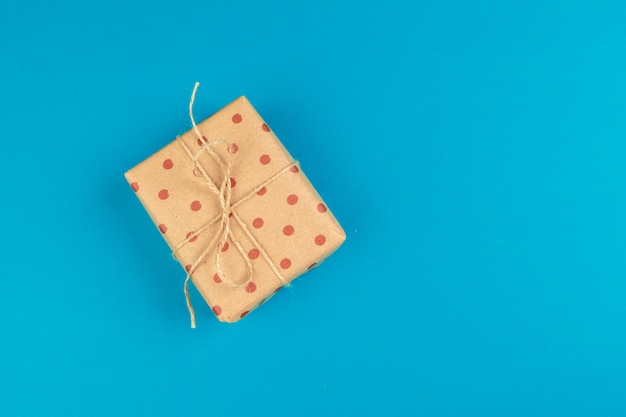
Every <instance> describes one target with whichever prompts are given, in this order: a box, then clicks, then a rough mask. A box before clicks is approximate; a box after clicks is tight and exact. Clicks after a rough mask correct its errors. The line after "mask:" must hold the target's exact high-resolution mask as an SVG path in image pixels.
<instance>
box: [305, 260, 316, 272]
mask: <svg viewBox="0 0 626 417" xmlns="http://www.w3.org/2000/svg"><path fill="white" fill-rule="evenodd" d="M316 266H317V262H315V263H312V264H311V265H309V267H308V268H307V269H308V270H309V271H310V270H311V269H313V268H315V267H316Z"/></svg>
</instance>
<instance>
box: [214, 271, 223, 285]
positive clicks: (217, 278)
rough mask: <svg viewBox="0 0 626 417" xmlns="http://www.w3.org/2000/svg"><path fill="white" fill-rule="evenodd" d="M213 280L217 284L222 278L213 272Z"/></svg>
mask: <svg viewBox="0 0 626 417" xmlns="http://www.w3.org/2000/svg"><path fill="white" fill-rule="evenodd" d="M213 281H215V282H217V283H218V284H219V283H221V282H222V279H221V278H220V276H219V275H218V274H217V272H216V273H215V274H213Z"/></svg>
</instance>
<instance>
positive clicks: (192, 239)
mask: <svg viewBox="0 0 626 417" xmlns="http://www.w3.org/2000/svg"><path fill="white" fill-rule="evenodd" d="M191 236H193V237H192V238H191V239H189V238H190V237H191ZM185 238H186V239H189V243H191V242H195V241H196V240H198V236H194V233H193V232H189V233H187V236H185Z"/></svg>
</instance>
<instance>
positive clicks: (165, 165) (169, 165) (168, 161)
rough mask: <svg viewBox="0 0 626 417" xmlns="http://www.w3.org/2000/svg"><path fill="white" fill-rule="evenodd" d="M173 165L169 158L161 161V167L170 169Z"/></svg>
mask: <svg viewBox="0 0 626 417" xmlns="http://www.w3.org/2000/svg"><path fill="white" fill-rule="evenodd" d="M173 167H174V163H173V162H172V160H171V159H166V160H165V161H163V168H165V169H172V168H173Z"/></svg>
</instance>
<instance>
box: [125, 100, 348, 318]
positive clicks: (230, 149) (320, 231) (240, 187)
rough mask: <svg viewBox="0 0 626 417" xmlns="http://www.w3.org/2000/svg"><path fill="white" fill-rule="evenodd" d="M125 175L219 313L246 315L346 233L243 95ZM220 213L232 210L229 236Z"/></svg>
mask: <svg viewBox="0 0 626 417" xmlns="http://www.w3.org/2000/svg"><path fill="white" fill-rule="evenodd" d="M198 133H199V134H200V136H201V138H199V137H198ZM207 144H210V145H207ZM211 152H213V153H214V156H211V154H210V153H211ZM194 158H197V162H194ZM230 158H232V159H230ZM229 160H232V166H231V167H230V170H229V171H228V170H227V169H225V168H224V165H226V161H229ZM220 161H221V162H223V164H222V165H220ZM225 174H227V175H228V176H229V178H228V179H227V181H228V185H227V186H226V187H222V188H221V189H220V192H221V194H220V193H215V192H214V191H212V190H211V189H210V185H209V183H212V184H214V187H218V188H219V186H220V185H223V184H225V182H224V181H225V180H224V179H225ZM125 176H126V179H127V180H128V182H129V184H130V185H131V187H132V189H133V190H134V191H135V193H136V194H137V197H139V199H140V201H141V203H142V204H143V205H144V207H145V209H146V210H147V211H148V213H149V214H150V217H151V218H152V220H153V221H154V223H155V224H156V225H157V227H158V229H159V231H160V232H161V233H162V235H163V237H164V238H165V240H166V241H167V243H168V245H169V246H170V248H172V251H173V252H174V253H175V256H176V258H177V259H178V260H179V262H180V263H181V265H182V266H183V267H184V268H186V269H187V270H190V269H191V270H192V273H191V280H192V281H193V283H194V284H195V286H196V288H197V289H198V290H199V292H200V293H201V294H202V296H203V297H204V299H205V300H206V302H207V303H208V304H209V306H210V307H211V309H212V310H213V312H214V313H215V315H216V316H217V317H218V319H219V320H221V321H225V322H234V321H237V320H239V319H240V318H243V317H244V316H246V315H247V314H248V313H249V312H250V311H252V310H253V309H254V308H256V307H257V306H259V305H261V304H263V303H264V302H265V301H267V300H268V299H269V298H270V297H271V296H272V295H273V294H274V293H275V292H277V291H278V290H279V289H280V288H281V286H282V285H287V284H289V283H290V282H291V281H292V280H293V279H295V278H296V277H297V276H299V275H301V274H302V273H304V272H307V271H308V270H310V269H312V268H314V267H315V266H317V265H318V264H319V263H320V262H321V261H323V260H324V258H326V257H327V256H329V255H330V254H331V253H332V252H334V251H335V250H336V249H337V248H338V247H339V246H340V245H341V244H342V243H343V241H344V240H345V233H344V231H343V230H342V228H341V226H340V225H339V223H338V222H337V220H336V219H335V218H334V216H333V215H332V214H331V212H330V211H329V210H328V208H327V206H326V205H325V203H324V202H323V201H322V199H321V198H320V196H319V195H318V194H317V192H316V191H315V189H314V188H313V186H312V185H311V183H310V182H309V181H308V179H307V178H306V176H305V175H304V173H303V172H302V170H301V169H300V168H299V166H298V165H297V164H296V163H295V161H294V160H293V159H292V157H291V155H289V153H288V152H287V150H286V149H285V148H284V147H283V146H282V144H281V143H280V141H279V140H278V138H277V137H276V136H275V135H274V133H273V132H272V131H271V129H270V128H269V127H268V126H267V124H265V123H264V121H263V120H262V119H261V117H260V116H259V115H258V113H257V112H256V110H255V109H254V108H253V107H252V105H251V104H250V103H249V102H248V100H247V99H246V98H245V97H240V98H238V99H236V100H235V101H233V102H232V103H231V104H229V105H227V106H226V107H224V108H223V109H222V110H220V111H219V112H217V113H215V114H214V115H213V116H211V117H209V118H208V119H206V120H205V121H203V122H202V123H200V124H198V132H194V130H193V129H192V130H190V131H188V132H187V133H185V134H183V135H182V136H180V137H178V138H176V140H174V141H173V142H171V143H170V144H168V145H167V146H165V147H164V148H163V149H161V150H160V151H158V152H157V153H155V154H154V155H152V156H151V157H149V158H148V159H146V160H145V161H143V162H141V163H140V164H138V165H137V166H135V167H134V168H132V169H131V170H129V171H128V172H127V173H126V174H125ZM207 178H208V180H207ZM225 188H229V190H226V189H225ZM228 192H229V193H231V195H230V203H229V204H227V207H225V206H224V203H225V201H224V197H225V195H226V193H228ZM220 196H221V198H222V200H220ZM221 213H227V214H228V218H229V224H228V229H229V230H230V231H231V234H230V236H227V237H226V239H222V235H223V232H224V224H223V223H222V220H221V218H220V215H221ZM216 218H220V219H218V220H217V221H213V222H211V221H212V220H214V219H216ZM218 251H219V252H218ZM217 255H219V256H217ZM216 262H217V265H216Z"/></svg>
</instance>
